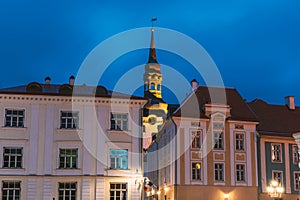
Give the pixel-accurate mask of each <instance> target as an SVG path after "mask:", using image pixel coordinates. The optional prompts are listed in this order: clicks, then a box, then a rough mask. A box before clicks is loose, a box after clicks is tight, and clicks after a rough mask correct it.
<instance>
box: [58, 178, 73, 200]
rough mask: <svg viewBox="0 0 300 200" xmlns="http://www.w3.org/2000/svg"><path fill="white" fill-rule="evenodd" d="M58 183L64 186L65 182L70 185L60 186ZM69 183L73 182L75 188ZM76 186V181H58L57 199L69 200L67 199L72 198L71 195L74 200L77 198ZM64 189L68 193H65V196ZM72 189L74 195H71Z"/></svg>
mask: <svg viewBox="0 0 300 200" xmlns="http://www.w3.org/2000/svg"><path fill="white" fill-rule="evenodd" d="M60 184H64V186H65V185H66V184H70V187H66V186H65V187H63V188H61V187H60ZM71 184H75V188H74V187H72V186H71ZM77 186H78V184H77V182H58V200H69V199H72V196H74V197H75V200H76V199H77V190H78V189H77V188H78V187H77ZM61 191H62V192H63V194H62V197H61V195H60V192H61ZM66 191H69V195H67V196H66V194H65V193H66ZM72 191H75V195H72Z"/></svg>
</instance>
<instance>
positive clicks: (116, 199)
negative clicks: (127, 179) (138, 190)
mask: <svg viewBox="0 0 300 200" xmlns="http://www.w3.org/2000/svg"><path fill="white" fill-rule="evenodd" d="M112 185H115V186H117V185H120V188H119V189H117V188H116V187H115V188H111V187H112ZM123 185H126V188H125V189H124V188H123V187H122V186H123ZM111 192H113V193H114V195H113V196H111ZM117 192H120V198H117V195H116V193H117ZM123 192H125V194H126V197H125V199H126V200H127V199H128V183H121V182H118V183H113V182H111V183H109V199H111V198H112V197H113V198H114V200H119V199H121V200H123Z"/></svg>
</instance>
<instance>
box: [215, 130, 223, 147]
mask: <svg viewBox="0 0 300 200" xmlns="http://www.w3.org/2000/svg"><path fill="white" fill-rule="evenodd" d="M223 135H224V134H223V132H217V131H215V132H214V144H215V145H214V149H224V140H223Z"/></svg>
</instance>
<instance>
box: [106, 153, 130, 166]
mask: <svg viewBox="0 0 300 200" xmlns="http://www.w3.org/2000/svg"><path fill="white" fill-rule="evenodd" d="M110 168H111V169H128V151H127V150H110Z"/></svg>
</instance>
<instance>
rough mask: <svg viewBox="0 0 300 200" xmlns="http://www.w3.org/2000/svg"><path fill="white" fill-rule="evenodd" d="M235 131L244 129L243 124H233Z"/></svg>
mask: <svg viewBox="0 0 300 200" xmlns="http://www.w3.org/2000/svg"><path fill="white" fill-rule="evenodd" d="M235 129H244V125H243V124H235Z"/></svg>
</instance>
